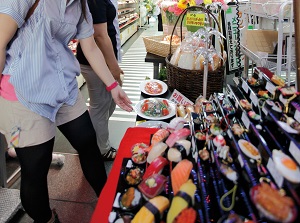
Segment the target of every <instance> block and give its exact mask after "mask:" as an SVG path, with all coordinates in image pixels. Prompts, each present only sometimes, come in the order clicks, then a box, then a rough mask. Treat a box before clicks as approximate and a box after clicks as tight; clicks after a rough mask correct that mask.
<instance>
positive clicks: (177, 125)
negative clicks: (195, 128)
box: [168, 117, 186, 132]
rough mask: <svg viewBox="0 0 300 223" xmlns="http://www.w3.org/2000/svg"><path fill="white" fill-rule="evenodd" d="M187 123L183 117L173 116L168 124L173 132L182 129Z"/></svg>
mask: <svg viewBox="0 0 300 223" xmlns="http://www.w3.org/2000/svg"><path fill="white" fill-rule="evenodd" d="M185 123H186V121H185V119H184V118H182V117H176V118H173V119H172V120H171V121H170V123H169V125H168V130H169V131H172V132H173V131H175V130H178V129H182V128H183V126H184V124H185Z"/></svg>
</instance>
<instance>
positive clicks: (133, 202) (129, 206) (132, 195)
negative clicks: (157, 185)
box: [119, 187, 142, 211]
mask: <svg viewBox="0 0 300 223" xmlns="http://www.w3.org/2000/svg"><path fill="white" fill-rule="evenodd" d="M141 200H142V195H141V192H139V191H138V190H137V189H135V188H134V187H129V188H128V189H126V190H125V192H124V193H123V194H122V195H121V196H120V200H119V202H120V208H121V209H123V210H127V211H130V210H133V209H135V208H137V207H138V206H139V205H140V204H141Z"/></svg>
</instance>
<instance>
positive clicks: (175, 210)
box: [167, 180, 196, 223]
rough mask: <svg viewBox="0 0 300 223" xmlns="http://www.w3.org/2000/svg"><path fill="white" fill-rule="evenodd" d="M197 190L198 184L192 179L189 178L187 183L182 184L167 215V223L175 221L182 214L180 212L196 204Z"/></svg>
mask: <svg viewBox="0 0 300 223" xmlns="http://www.w3.org/2000/svg"><path fill="white" fill-rule="evenodd" d="M195 191H196V185H195V184H194V183H193V182H192V180H188V181H187V182H186V183H184V184H182V186H181V187H180V189H179V191H178V192H177V194H175V196H174V198H173V200H172V203H171V206H170V209H169V211H168V215H167V223H173V222H174V219H175V218H176V217H177V216H178V215H179V214H180V212H182V211H183V210H184V209H185V208H187V207H189V206H190V205H191V206H192V205H193V204H194V194H195Z"/></svg>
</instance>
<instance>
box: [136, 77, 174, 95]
mask: <svg viewBox="0 0 300 223" xmlns="http://www.w3.org/2000/svg"><path fill="white" fill-rule="evenodd" d="M140 90H141V92H143V93H144V94H147V95H150V96H158V95H162V94H164V93H166V91H167V90H168V86H167V85H166V84H165V83H164V82H162V81H160V80H155V79H154V80H145V81H142V82H141V84H140Z"/></svg>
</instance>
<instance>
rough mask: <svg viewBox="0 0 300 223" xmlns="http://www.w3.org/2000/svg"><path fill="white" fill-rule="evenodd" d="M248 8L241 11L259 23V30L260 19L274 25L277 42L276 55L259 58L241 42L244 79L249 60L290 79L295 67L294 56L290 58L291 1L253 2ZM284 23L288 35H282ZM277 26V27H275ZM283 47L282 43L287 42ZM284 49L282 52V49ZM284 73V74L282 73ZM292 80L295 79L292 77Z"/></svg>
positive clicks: (260, 26) (291, 34) (260, 25)
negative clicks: (243, 59) (243, 57)
mask: <svg viewBox="0 0 300 223" xmlns="http://www.w3.org/2000/svg"><path fill="white" fill-rule="evenodd" d="M247 4H248V7H245V10H244V11H243V12H244V13H245V14H247V15H248V16H249V18H251V17H253V16H254V17H255V18H252V21H260V22H259V24H258V25H259V27H258V29H259V30H263V29H264V27H263V26H262V19H268V20H271V21H272V22H273V23H274V29H275V30H277V31H278V41H277V49H278V50H277V54H276V55H268V54H267V56H264V58H263V57H261V56H259V55H258V53H257V52H252V51H251V50H250V49H249V47H248V46H247V45H245V43H244V41H242V46H241V51H242V52H243V53H244V54H245V55H246V60H245V64H246V66H245V73H244V77H246V76H247V75H248V69H249V59H251V60H252V61H254V63H256V64H259V65H262V66H266V67H267V68H269V69H271V70H272V71H273V72H275V73H276V74H277V75H279V76H282V77H284V78H287V79H288V80H290V79H291V73H293V74H294V73H295V71H296V70H295V67H293V65H292V64H295V56H292V50H294V48H292V42H291V39H292V38H293V34H294V33H293V27H294V24H293V18H294V15H293V2H292V1H291V0H289V1H286V2H284V3H279V2H270V3H265V4H261V3H253V1H251V2H248V3H247ZM286 21H288V23H287V24H288V26H289V30H288V33H285V34H284V23H285V25H286ZM247 23H248V21H246V25H245V27H248V24H247ZM276 26H277V27H276ZM287 37H288V38H289V40H288V41H286V43H285V45H284V41H285V40H287ZM284 48H285V49H286V50H285V52H283V49H284ZM282 71H284V72H282ZM293 78H295V77H294V76H293Z"/></svg>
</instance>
